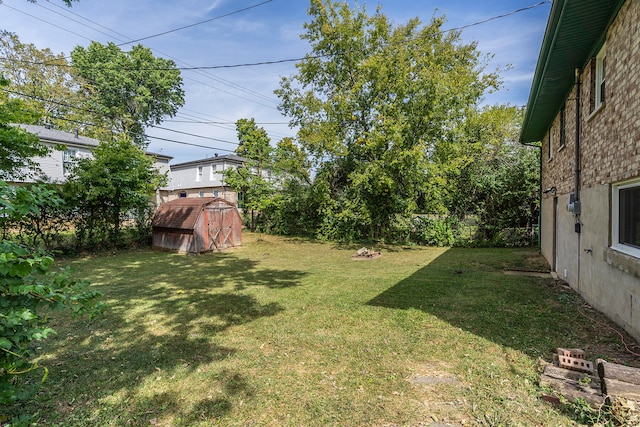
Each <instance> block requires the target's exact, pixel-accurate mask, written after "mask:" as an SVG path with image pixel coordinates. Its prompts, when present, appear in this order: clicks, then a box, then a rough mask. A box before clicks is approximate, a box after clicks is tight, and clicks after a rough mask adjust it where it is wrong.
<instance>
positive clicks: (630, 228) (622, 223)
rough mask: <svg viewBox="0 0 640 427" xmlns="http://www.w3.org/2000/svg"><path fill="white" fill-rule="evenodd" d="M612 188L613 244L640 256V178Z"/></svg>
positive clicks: (621, 249) (625, 251) (613, 246)
mask: <svg viewBox="0 0 640 427" xmlns="http://www.w3.org/2000/svg"><path fill="white" fill-rule="evenodd" d="M612 188H613V195H612V211H613V212H612V221H611V224H612V230H611V246H612V248H614V249H616V250H619V251H621V252H624V253H626V254H628V255H632V256H635V257H638V258H640V179H638V180H634V181H627V182H625V183H621V184H617V185H614V186H613V187H612Z"/></svg>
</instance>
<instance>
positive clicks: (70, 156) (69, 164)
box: [62, 150, 78, 175]
mask: <svg viewBox="0 0 640 427" xmlns="http://www.w3.org/2000/svg"><path fill="white" fill-rule="evenodd" d="M77 155H78V153H77V151H76V150H64V151H63V152H62V173H63V174H64V175H69V174H70V173H71V170H72V169H73V166H74V165H75V162H76V157H77Z"/></svg>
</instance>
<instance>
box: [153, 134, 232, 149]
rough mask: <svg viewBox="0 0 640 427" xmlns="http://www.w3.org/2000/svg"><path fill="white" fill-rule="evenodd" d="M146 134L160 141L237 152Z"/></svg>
mask: <svg viewBox="0 0 640 427" xmlns="http://www.w3.org/2000/svg"><path fill="white" fill-rule="evenodd" d="M145 136H146V137H147V138H151V139H157V140H159V141H166V142H174V143H176V144H182V145H190V146H192V147H199V148H207V149H209V150H216V151H226V152H227V153H235V151H234V150H227V149H225V148H216V147H209V146H208V145H201V144H194V143H191V142H184V141H178V140H175V139H168V138H161V137H159V136H153V135H145Z"/></svg>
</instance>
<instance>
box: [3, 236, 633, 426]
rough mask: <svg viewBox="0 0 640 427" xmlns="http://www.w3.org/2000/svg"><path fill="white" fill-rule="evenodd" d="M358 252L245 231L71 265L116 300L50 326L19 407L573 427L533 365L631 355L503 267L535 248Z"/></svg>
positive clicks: (99, 416)
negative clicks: (210, 246)
mask: <svg viewBox="0 0 640 427" xmlns="http://www.w3.org/2000/svg"><path fill="white" fill-rule="evenodd" d="M357 249H358V247H343V246H336V245H335V244H330V243H316V242H309V241H305V240H297V239H286V238H279V237H273V236H262V238H261V239H259V238H258V235H255V234H248V233H247V234H245V236H244V246H243V247H241V248H236V249H232V250H229V251H227V252H224V253H215V254H207V255H199V256H185V255H177V254H170V253H163V252H154V251H150V250H140V251H130V252H121V253H116V254H115V255H112V256H106V255H105V256H96V257H86V258H82V259H77V260H74V261H72V265H73V267H74V268H75V270H76V274H77V276H78V277H86V278H88V279H89V280H90V281H91V282H92V283H93V285H94V286H95V287H96V288H97V289H99V290H100V291H101V292H103V293H104V301H105V303H106V305H107V309H106V311H105V312H104V314H103V315H102V316H100V317H99V318H97V319H95V320H94V321H92V322H90V321H88V320H86V319H70V318H66V317H64V318H62V317H61V318H55V319H54V328H55V329H57V331H58V335H57V336H56V337H55V338H53V339H50V340H48V341H47V342H45V343H44V344H43V355H42V356H41V357H40V358H39V363H40V364H41V365H44V366H47V367H48V368H49V378H48V380H47V382H46V384H45V387H44V388H43V389H42V391H41V392H40V394H39V395H38V397H37V400H36V401H35V402H32V403H29V404H28V405H26V406H25V407H22V408H20V411H21V412H23V413H36V414H37V419H38V420H39V422H40V424H39V425H47V426H49V425H65V426H67V425H68V426H72V425H77V426H96V425H97V426H107V425H113V426H149V425H151V426H153V425H159V426H210V425H223V426H250V425H255V426H286V425H288V426H329V425H335V426H404V425H412V426H428V425H431V424H434V423H442V424H445V423H451V424H455V425H506V426H511V425H525V426H556V425H558V426H559V425H572V423H573V421H572V419H571V418H570V416H569V415H568V414H567V413H566V411H563V410H562V408H555V407H553V406H550V405H549V404H547V403H545V402H543V401H542V400H541V398H540V396H541V395H542V394H543V391H542V390H540V388H539V387H538V386H537V382H538V379H539V372H538V363H539V359H540V358H543V359H550V357H551V354H552V351H553V350H554V349H555V348H556V347H580V348H583V349H584V350H586V351H587V353H588V356H589V357H590V358H591V359H595V358H596V357H605V358H606V359H608V360H610V361H618V362H627V363H628V360H625V359H624V356H623V355H622V354H621V353H620V354H618V351H619V350H620V349H621V348H622V345H621V343H620V342H619V339H618V338H617V336H616V335H615V333H613V332H612V331H610V330H604V329H603V328H600V327H598V326H597V325H595V324H593V322H590V321H587V320H586V319H584V318H581V315H580V314H579V312H578V307H579V306H580V305H581V301H580V299H579V298H578V297H577V296H576V295H575V294H574V293H572V292H571V291H569V290H567V289H566V288H563V287H562V286H559V285H558V284H556V283H554V281H553V280H551V279H544V278H536V277H525V276H509V275H505V274H504V273H503V269H504V268H505V267H514V268H527V267H532V266H534V267H539V265H540V258H539V257H538V256H537V255H535V252H534V251H531V250H514V249H443V248H402V247H383V248H381V250H382V256H381V257H380V258H377V259H374V260H368V261H353V260H351V255H352V254H353V253H354V252H355V251H356V250H357ZM375 249H379V248H375ZM582 310H583V311H586V312H587V313H588V314H589V315H590V316H598V318H599V319H601V317H600V316H599V315H598V313H595V312H593V311H592V310H589V309H588V308H583V309H582ZM12 409H14V410H15V409H16V408H12Z"/></svg>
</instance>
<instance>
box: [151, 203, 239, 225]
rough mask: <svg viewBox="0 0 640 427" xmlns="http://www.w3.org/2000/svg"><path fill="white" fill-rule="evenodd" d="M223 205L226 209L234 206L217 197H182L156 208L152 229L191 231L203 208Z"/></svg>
mask: <svg viewBox="0 0 640 427" xmlns="http://www.w3.org/2000/svg"><path fill="white" fill-rule="evenodd" d="M213 204H224V205H225V206H227V207H234V205H233V204H232V203H230V202H228V201H226V200H224V199H221V198H219V197H182V198H179V199H175V200H172V201H170V202H167V203H163V204H162V205H160V207H159V208H158V210H157V212H156V214H155V216H154V217H153V221H152V223H151V226H152V227H156V228H173V229H178V230H193V228H194V227H195V225H196V221H197V220H198V216H200V212H202V209H204V207H205V206H208V205H213Z"/></svg>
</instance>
